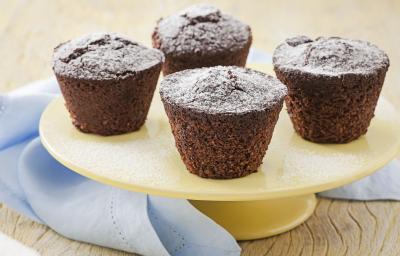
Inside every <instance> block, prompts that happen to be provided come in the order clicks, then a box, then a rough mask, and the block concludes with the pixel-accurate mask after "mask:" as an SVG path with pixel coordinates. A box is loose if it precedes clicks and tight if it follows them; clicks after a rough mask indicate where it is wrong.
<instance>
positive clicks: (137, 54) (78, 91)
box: [53, 33, 164, 136]
mask: <svg viewBox="0 0 400 256" xmlns="http://www.w3.org/2000/svg"><path fill="white" fill-rule="evenodd" d="M163 59H164V56H163V54H162V52H160V51H158V50H156V49H150V48H146V47H145V46H143V45H142V44H139V43H137V42H133V41H131V40H129V39H127V38H125V37H124V36H121V35H118V34H107V33H97V34H90V35H85V36H83V37H81V38H78V39H74V40H71V41H67V42H65V43H62V44H60V45H59V46H57V47H56V48H55V49H54V55H53V70H54V73H55V75H56V77H57V81H58V84H59V85H60V88H61V91H62V94H63V96H64V98H65V103H66V107H67V109H68V111H69V113H70V116H71V118H72V122H73V124H74V125H75V126H76V127H77V128H78V129H79V130H81V131H82V132H87V133H95V134H99V135H105V136H106V135H116V134H122V133H127V132H132V131H136V130H138V129H139V128H140V127H141V126H142V125H143V123H144V122H145V120H146V116H147V112H148V110H149V107H150V103H151V100H152V97H153V94H154V90H155V88H156V85H157V80H158V77H159V75H160V72H161V66H162V62H163Z"/></svg>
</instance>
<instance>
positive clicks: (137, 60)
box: [53, 33, 164, 80]
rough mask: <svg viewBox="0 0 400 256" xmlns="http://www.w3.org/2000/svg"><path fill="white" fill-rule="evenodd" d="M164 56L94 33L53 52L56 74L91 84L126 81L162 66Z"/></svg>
mask: <svg viewBox="0 0 400 256" xmlns="http://www.w3.org/2000/svg"><path fill="white" fill-rule="evenodd" d="M163 60H164V56H163V54H162V53H161V52H160V51H158V50H156V49H150V48H147V47H145V46H144V45H142V44H140V43H137V42H133V41H131V40H129V39H128V38H126V37H124V36H122V35H118V34H115V33H94V34H89V35H85V36H82V37H80V38H77V39H73V40H70V41H67V42H65V43H62V44H60V45H59V46H57V47H56V48H55V49H54V54H53V70H54V72H55V73H56V74H58V75H61V76H65V77H73V78H77V79H88V80H107V79H124V78H126V77H130V76H135V74H136V72H139V71H142V70H146V69H149V68H151V67H153V66H155V65H158V64H161V63H162V62H163Z"/></svg>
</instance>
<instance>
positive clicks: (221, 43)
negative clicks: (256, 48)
mask: <svg viewBox="0 0 400 256" xmlns="http://www.w3.org/2000/svg"><path fill="white" fill-rule="evenodd" d="M155 34H156V36H157V37H158V39H159V41H160V45H159V46H158V47H159V48H160V50H162V51H163V52H164V53H165V54H190V53H196V54H204V55H207V54H212V53H215V52H220V51H227V50H229V51H236V50H238V49H242V48H243V47H245V46H246V45H247V44H249V43H250V41H251V30H250V27H249V26H248V25H246V24H244V23H242V22H240V21H238V20H236V19H234V18H233V17H231V16H229V15H225V14H222V13H221V12H220V10H218V9H217V8H215V7H213V6H210V5H205V4H200V5H194V6H191V7H189V8H187V9H185V10H183V11H181V12H179V13H178V14H176V15H172V16H170V17H167V18H165V19H161V20H160V21H159V22H158V24H157V27H156V30H155Z"/></svg>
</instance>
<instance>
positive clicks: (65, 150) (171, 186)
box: [40, 93, 400, 240]
mask: <svg viewBox="0 0 400 256" xmlns="http://www.w3.org/2000/svg"><path fill="white" fill-rule="evenodd" d="M375 114H376V115H375V118H374V119H373V121H372V123H371V126H370V128H369V131H368V133H367V134H366V135H365V136H362V137H361V138H360V139H358V140H356V141H353V142H351V143H348V144H343V145H327V144H323V145H322V144H315V143H311V142H308V141H305V140H303V139H301V138H300V137H299V136H298V135H296V133H295V132H294V131H293V128H292V126H291V123H290V120H289V118H288V116H287V114H286V112H285V111H282V112H281V114H280V118H279V121H278V123H277V125H276V128H275V131H274V135H273V138H272V141H271V144H270V146H269V148H268V151H267V154H266V156H265V158H264V160H263V162H264V163H263V164H262V165H261V166H260V168H259V171H258V172H257V173H254V174H251V175H249V176H246V177H243V178H239V179H232V180H210V179H202V178H199V177H197V176H195V175H193V174H190V173H189V172H188V171H187V170H186V168H185V166H184V164H183V163H182V161H181V159H180V156H179V154H178V152H177V150H176V148H175V145H174V139H173V136H172V134H171V130H170V127H169V123H168V120H167V117H166V115H165V113H164V110H163V107H162V104H161V101H160V98H159V96H158V93H156V94H155V96H154V99H153V103H152V106H151V109H150V111H149V115H148V119H147V121H146V124H145V125H144V126H143V127H142V128H141V129H140V130H139V131H137V132H133V133H130V134H125V135H119V136H111V137H101V136H97V135H90V134H84V133H81V132H79V131H78V130H77V129H76V128H75V127H73V125H72V124H71V121H70V118H69V115H68V112H67V110H66V109H65V107H64V102H63V99H62V98H58V99H55V100H54V101H53V102H52V103H50V104H49V106H48V107H47V109H46V110H45V111H44V113H43V115H42V118H41V121H40V136H41V140H42V143H43V145H44V147H45V148H46V149H47V150H48V151H49V153H50V154H51V155H52V156H53V157H54V158H55V159H57V160H58V161H59V162H60V163H62V164H63V165H65V166H66V167H68V168H70V169H71V170H73V171H75V172H77V173H79V174H81V175H83V176H86V177H88V178H90V179H93V180H96V181H98V182H102V183H105V184H108V185H112V186H115V187H119V188H122V189H127V190H131V191H136V192H143V193H148V194H154V195H160V196H165V197H175V198H185V199H189V200H190V202H191V203H192V204H193V205H194V206H195V207H196V208H197V209H199V210H200V211H202V212H203V213H204V214H206V215H208V216H209V217H210V218H212V219H213V220H214V221H215V222H217V223H219V224H220V225H221V226H223V227H224V228H226V229H227V230H228V231H229V232H231V233H232V234H233V235H234V236H235V238H236V239H238V240H249V239H257V238H262V237H267V236H271V235H275V234H279V233H282V232H285V231H287V230H290V229H292V228H294V227H296V226H297V225H299V224H301V223H302V222H303V221H305V220H306V219H307V218H308V217H309V216H310V215H311V214H312V212H313V210H314V208H315V205H316V198H315V195H314V193H317V192H320V191H324V190H328V189H332V188H336V187H339V186H342V185H345V184H348V183H351V182H353V181H356V180H358V179H360V178H363V177H365V176H368V175H370V174H372V173H373V172H374V171H376V170H378V169H379V168H381V167H383V166H384V165H385V164H386V163H388V162H389V161H390V160H392V159H393V158H394V157H395V156H396V155H397V154H398V153H399V150H400V136H399V134H398V131H399V130H398V129H399V127H400V120H399V113H398V112H397V111H396V109H395V108H394V107H393V106H392V105H391V104H390V103H389V102H388V101H387V100H385V99H384V98H383V97H381V99H380V101H379V104H378V106H377V109H376V112H375Z"/></svg>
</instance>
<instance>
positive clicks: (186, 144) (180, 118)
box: [164, 100, 283, 179]
mask: <svg viewBox="0 0 400 256" xmlns="http://www.w3.org/2000/svg"><path fill="white" fill-rule="evenodd" d="M282 105H283V100H282V102H281V103H280V104H276V105H275V106H273V107H272V108H271V109H270V110H265V111H261V112H249V113H246V114H240V115H226V114H206V113H201V112H195V111H192V110H190V109H183V108H181V107H178V106H175V105H172V104H170V103H168V102H164V108H165V111H166V113H167V116H168V118H169V122H170V125H171V129H172V133H173V135H174V137H175V143H176V147H177V149H178V151H179V153H180V155H181V158H182V161H183V162H184V164H185V165H186V168H187V169H188V170H189V171H190V172H191V173H194V174H196V175H198V176H200V177H203V178H213V179H232V178H238V177H243V176H246V175H249V174H251V173H253V172H256V171H257V168H258V167H259V166H260V165H261V163H262V159H263V157H264V155H265V153H266V150H267V148H268V145H269V143H270V141H271V138H272V133H273V130H274V127H275V125H276V122H277V120H278V116H279V112H280V110H281V109H282Z"/></svg>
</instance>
